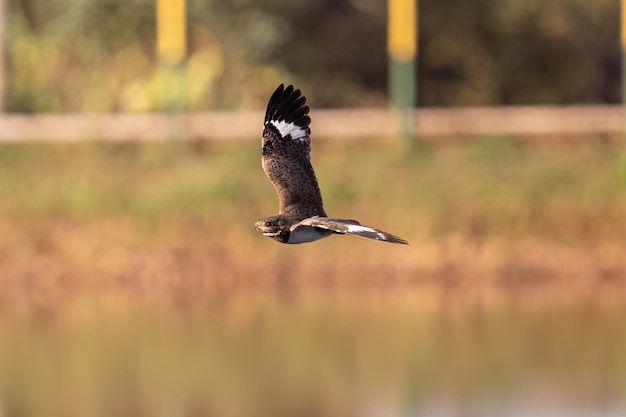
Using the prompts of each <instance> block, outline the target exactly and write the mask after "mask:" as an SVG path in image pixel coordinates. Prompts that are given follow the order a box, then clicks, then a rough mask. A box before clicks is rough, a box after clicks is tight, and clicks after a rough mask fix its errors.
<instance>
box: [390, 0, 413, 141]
mask: <svg viewBox="0 0 626 417" xmlns="http://www.w3.org/2000/svg"><path fill="white" fill-rule="evenodd" d="M417 15H418V5H417V0H388V7H387V51H388V55H389V80H388V81H389V85H388V89H389V99H390V105H391V110H392V112H393V114H394V118H395V121H396V126H397V130H398V132H399V134H400V136H401V137H402V139H403V140H404V141H405V143H406V144H407V145H409V146H411V145H412V143H413V136H414V119H413V115H414V110H415V106H416V103H417V75H416V62H417V33H418V30H417V29H418V19H417Z"/></svg>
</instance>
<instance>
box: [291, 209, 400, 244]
mask: <svg viewBox="0 0 626 417" xmlns="http://www.w3.org/2000/svg"><path fill="white" fill-rule="evenodd" d="M307 226H310V227H316V228H319V229H325V230H330V231H333V232H335V233H340V234H343V235H357V236H361V237H366V238H368V239H374V240H380V241H383V242H389V243H398V244H401V245H408V244H409V242H407V241H406V240H404V239H402V238H400V237H398V236H394V235H392V234H390V233H387V232H383V231H382V230H378V229H374V228H373V227H369V226H363V225H362V224H361V223H359V222H357V221H356V220H346V219H331V218H329V217H319V216H315V217H310V218H308V219H304V220H302V221H301V222H299V223H297V224H295V225H293V226H292V227H291V231H292V232H293V231H294V230H295V229H297V228H298V227H307Z"/></svg>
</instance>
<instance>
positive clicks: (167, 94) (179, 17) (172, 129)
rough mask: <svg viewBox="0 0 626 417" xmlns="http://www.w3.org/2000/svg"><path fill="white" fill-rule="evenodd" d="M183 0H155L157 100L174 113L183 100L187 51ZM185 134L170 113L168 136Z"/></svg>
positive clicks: (179, 109) (179, 123)
mask: <svg viewBox="0 0 626 417" xmlns="http://www.w3.org/2000/svg"><path fill="white" fill-rule="evenodd" d="M185 1H186V0H156V23H157V25H156V26H157V45H156V47H157V55H158V57H159V80H160V84H161V94H160V101H161V105H162V106H163V110H165V111H166V112H171V113H178V112H180V111H181V110H183V109H184V108H185V104H186V101H187V100H186V97H187V91H186V88H185V86H186V80H185V58H186V55H187V20H186V4H185ZM184 135H185V123H184V120H183V119H181V118H180V117H173V118H171V119H170V123H169V124H168V132H166V133H165V136H166V137H168V138H179V137H182V136H184Z"/></svg>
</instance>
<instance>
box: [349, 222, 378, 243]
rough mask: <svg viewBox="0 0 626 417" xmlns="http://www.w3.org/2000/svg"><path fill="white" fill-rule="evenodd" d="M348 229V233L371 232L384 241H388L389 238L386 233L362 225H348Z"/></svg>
mask: <svg viewBox="0 0 626 417" xmlns="http://www.w3.org/2000/svg"><path fill="white" fill-rule="evenodd" d="M346 227H347V228H348V233H359V232H371V233H376V235H377V236H378V237H379V238H381V239H382V240H386V238H387V237H386V236H385V234H384V233H382V232H379V231H378V230H376V229H372V228H371V227H367V226H362V225H360V224H348V225H346Z"/></svg>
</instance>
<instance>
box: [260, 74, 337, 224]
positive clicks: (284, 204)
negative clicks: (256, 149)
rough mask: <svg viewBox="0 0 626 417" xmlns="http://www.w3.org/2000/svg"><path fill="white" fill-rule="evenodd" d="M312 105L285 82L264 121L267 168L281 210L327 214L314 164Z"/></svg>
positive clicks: (301, 214)
mask: <svg viewBox="0 0 626 417" xmlns="http://www.w3.org/2000/svg"><path fill="white" fill-rule="evenodd" d="M308 114H309V106H307V105H306V98H305V97H304V96H303V95H301V94H300V90H294V88H293V86H291V85H290V86H288V87H287V88H285V87H284V86H283V85H282V84H281V85H280V86H279V87H278V88H277V89H276V91H274V94H272V97H271V98H270V100H269V103H268V104H267V111H266V113H265V122H264V124H263V158H262V161H263V170H264V171H265V173H266V174H267V176H268V177H269V179H270V180H271V181H272V184H274V188H276V192H277V193H278V200H279V204H280V207H279V213H280V214H287V215H297V216H300V217H311V216H318V215H321V216H325V215H326V213H325V212H324V205H323V203H322V195H321V193H320V189H319V186H318V184H317V178H316V177H315V171H313V166H312V165H311V138H310V136H309V135H310V134H311V129H310V128H309V123H311V118H310V117H309V116H308Z"/></svg>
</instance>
